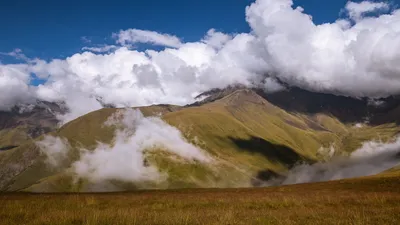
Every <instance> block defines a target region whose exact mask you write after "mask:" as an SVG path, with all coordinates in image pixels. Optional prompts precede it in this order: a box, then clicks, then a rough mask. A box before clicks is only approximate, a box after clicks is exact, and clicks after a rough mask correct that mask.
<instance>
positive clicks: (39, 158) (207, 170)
mask: <svg viewBox="0 0 400 225" xmlns="http://www.w3.org/2000/svg"><path fill="white" fill-rule="evenodd" d="M139 109H140V111H141V112H142V113H143V114H144V115H145V116H161V118H162V119H163V120H164V121H166V122H167V123H168V124H170V125H172V126H173V127H176V128H178V129H179V130H180V131H181V133H182V134H183V136H184V137H185V139H186V140H187V141H188V142H190V143H192V144H194V145H196V146H198V147H199V148H201V149H203V150H204V151H205V152H207V154H208V155H210V156H211V157H212V158H213V162H212V163H204V162H199V161H196V160H195V161H186V160H181V159H176V157H174V154H172V153H171V152H168V151H165V150H166V149H163V148H162V147H159V146H156V148H157V149H155V150H154V151H150V152H149V153H148V154H147V153H146V154H145V157H146V158H145V161H146V164H150V165H152V166H153V167H155V168H157V169H158V171H159V172H160V173H162V174H167V178H166V179H165V180H162V181H157V182H155V181H145V182H143V181H121V180H118V179H111V180H103V181H101V182H99V181H92V180H90V179H87V178H82V177H78V176H77V175H76V174H75V172H74V171H73V170H72V169H71V165H73V163H74V162H76V161H77V160H79V159H80V158H81V157H82V151H84V150H83V149H87V150H89V151H90V150H93V149H95V148H96V147H97V146H98V143H99V142H101V143H106V144H111V145H113V144H115V131H116V128H117V127H116V126H105V125H104V124H105V122H106V121H107V119H108V118H110V117H111V116H112V115H114V114H115V113H116V112H118V111H119V110H122V109H112V108H105V109H101V110H99V111H95V112H92V113H89V114H87V115H85V116H82V117H80V118H78V119H76V120H74V121H71V122H69V123H68V124H65V125H64V126H63V127H61V128H60V129H58V130H56V131H54V132H52V133H50V135H52V136H55V137H61V138H63V139H65V140H66V141H67V142H68V145H69V151H68V157H66V159H65V160H63V161H62V163H61V164H60V165H58V166H57V167H56V168H53V167H50V166H49V165H47V164H46V156H45V155H44V154H42V153H41V151H40V148H39V147H38V146H37V144H36V143H35V141H27V142H25V143H24V144H22V145H20V146H19V147H17V148H14V149H11V150H7V151H1V152H0V165H1V166H0V190H7V191H16V190H25V191H37V192H41V191H59V192H65V191H97V190H109V191H114V190H115V191H118V190H132V189H138V188H139V189H143V188H146V189H147V188H187V187H220V188H223V187H249V186H253V185H257V184H258V183H259V181H261V180H264V179H269V178H271V177H273V176H276V175H278V174H283V173H285V172H286V171H287V170H288V169H290V168H291V167H293V166H294V165H295V164H296V163H299V162H310V163H311V162H316V161H321V160H327V156H326V154H323V153H321V151H320V149H321V148H330V147H331V146H333V147H334V149H335V152H334V154H335V155H348V154H349V153H350V152H352V151H354V150H356V149H357V148H359V147H361V145H362V143H363V142H364V141H368V140H373V139H380V140H382V141H390V140H391V139H392V138H393V137H394V136H396V134H397V133H398V132H399V130H400V129H399V128H398V127H397V126H396V125H395V124H385V125H379V126H368V125H364V126H362V127H356V126H354V125H355V124H352V123H342V122H340V121H339V119H337V118H336V117H334V116H332V115H329V114H326V113H313V114H311V113H299V112H288V111H285V110H283V109H281V108H279V107H277V106H275V105H273V104H271V103H270V102H268V101H267V100H266V99H264V98H263V97H261V96H260V95H258V94H256V93H255V92H253V91H251V90H247V89H243V90H237V91H234V92H233V93H231V94H229V95H227V96H225V97H223V98H220V99H218V100H216V101H213V102H204V104H198V105H197V106H188V107H178V106H171V105H159V106H149V107H142V108H139ZM40 140H43V136H42V137H40V138H38V139H37V140H36V141H40ZM178 158H179V157H178Z"/></svg>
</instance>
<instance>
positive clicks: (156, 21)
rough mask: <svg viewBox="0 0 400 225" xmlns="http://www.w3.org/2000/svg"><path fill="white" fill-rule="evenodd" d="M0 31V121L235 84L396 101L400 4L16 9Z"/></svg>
mask: <svg viewBox="0 0 400 225" xmlns="http://www.w3.org/2000/svg"><path fill="white" fill-rule="evenodd" d="M0 23H1V24H0V25H1V35H0V110H10V109H11V108H12V107H13V106H15V105H21V104H23V105H27V104H28V105H29V104H36V102H37V101H50V102H60V103H63V104H65V105H66V107H68V108H69V109H70V110H69V113H67V114H66V115H59V119H60V120H61V121H63V122H68V121H70V120H72V119H75V118H77V117H79V116H81V115H84V114H86V113H88V112H90V111H93V110H97V109H100V108H102V107H103V105H104V104H107V105H109V104H112V105H114V106H117V107H130V106H145V105H152V104H176V105H185V104H189V103H192V102H194V101H196V99H195V96H197V95H199V94H200V93H202V92H205V91H208V90H210V89H212V88H224V87H227V86H229V85H234V84H242V85H245V86H247V87H253V88H254V87H256V88H261V89H263V90H264V91H265V92H267V93H270V92H276V91H285V90H286V89H287V88H288V86H289V87H290V86H297V87H300V88H304V89H307V90H311V91H317V92H324V93H333V94H337V95H344V96H351V97H354V98H359V97H368V98H374V99H376V98H381V97H386V96H389V95H399V94H400V66H399V65H400V52H399V51H398V49H400V10H398V1H397V0H396V1H395V0H393V1H370V0H365V1H347V0H331V1H320V0H294V1H293V0H252V1H250V0H243V1H239V0H237V1H233V0H229V1H228V0H219V1H211V0H203V1H192V2H189V1H180V0H177V1H161V0H159V1H125V2H122V1H118V0H114V1H112V4H110V3H103V2H102V1H96V2H95V1H84V2H80V1H74V0H72V1H68V2H66V1H44V0H42V1H34V2H33V1H21V0H15V1H12V2H11V1H9V2H5V1H1V2H0ZM283 83H284V84H287V85H283ZM28 108H29V107H28Z"/></svg>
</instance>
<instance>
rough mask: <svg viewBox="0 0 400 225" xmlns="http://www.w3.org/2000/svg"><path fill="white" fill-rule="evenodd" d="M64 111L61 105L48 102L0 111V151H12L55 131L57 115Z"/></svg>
mask: <svg viewBox="0 0 400 225" xmlns="http://www.w3.org/2000/svg"><path fill="white" fill-rule="evenodd" d="M66 111H67V110H66V108H65V107H64V106H63V105H62V104H57V103H50V102H37V104H35V105H33V104H29V105H17V106H15V107H13V108H12V109H11V110H10V111H0V149H2V150H9V149H12V148H13V147H17V146H19V145H21V144H22V143H23V142H24V141H26V140H29V139H34V138H37V137H39V136H40V135H43V134H45V133H48V132H51V131H53V130H55V129H56V128H57V126H58V123H59V120H58V119H57V115H58V114H63V113H65V112H66Z"/></svg>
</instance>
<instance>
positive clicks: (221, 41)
mask: <svg viewBox="0 0 400 225" xmlns="http://www.w3.org/2000/svg"><path fill="white" fill-rule="evenodd" d="M230 40H232V36H231V35H228V34H224V33H222V32H218V31H216V30H215V29H210V30H209V31H208V32H207V35H206V36H205V37H204V39H203V40H202V41H203V42H204V43H206V44H208V45H210V46H212V47H214V48H216V49H220V48H222V47H223V46H224V45H225V44H226V43H227V42H228V41H230Z"/></svg>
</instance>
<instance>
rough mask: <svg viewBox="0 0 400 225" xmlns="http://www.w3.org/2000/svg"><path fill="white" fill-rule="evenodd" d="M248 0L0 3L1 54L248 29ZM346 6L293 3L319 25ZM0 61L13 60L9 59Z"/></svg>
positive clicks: (54, 53) (306, 0)
mask: <svg viewBox="0 0 400 225" xmlns="http://www.w3.org/2000/svg"><path fill="white" fill-rule="evenodd" d="M251 2H254V1H252V0H218V1H214V0H202V1H187V0H172V1H164V0H152V1H121V0H115V1H112V4H110V3H109V2H107V1H93V0H87V1H77V0H71V1H60V0H56V1H54V0H38V1H26V0H15V1H0V21H1V22H0V24H1V28H2V31H1V35H0V52H10V51H12V50H13V49H15V48H19V49H22V50H23V51H24V53H25V55H27V56H30V57H40V58H43V59H51V58H65V57H67V56H70V55H72V54H74V53H76V52H79V51H80V50H81V48H82V47H84V46H88V45H95V44H96V43H97V44H104V43H112V42H113V40H112V38H111V36H110V34H111V33H113V32H117V31H119V30H121V29H122V30H125V29H129V28H136V29H145V30H153V31H157V32H161V33H170V34H174V35H176V36H178V37H181V38H182V39H183V40H185V41H197V40H198V39H200V38H202V37H203V36H204V34H205V33H206V32H207V31H208V30H209V29H210V28H211V27H212V28H215V29H217V30H220V31H223V32H226V33H239V32H249V31H250V28H249V26H248V24H247V23H246V21H245V7H246V6H247V5H249V4H250V3H251ZM345 4H346V0H327V1H320V0H297V1H295V5H300V6H302V7H303V8H305V9H306V12H307V13H309V14H311V15H313V19H314V21H315V22H316V23H318V24H320V23H324V22H333V21H335V20H336V19H337V17H338V15H339V12H340V9H342V8H343V6H344V5H345ZM10 18H11V19H10ZM89 40H90V41H91V43H87V41H89ZM1 60H2V61H3V62H13V61H12V60H13V59H12V58H10V57H7V58H6V57H2V58H1Z"/></svg>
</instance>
